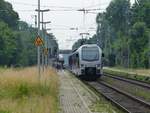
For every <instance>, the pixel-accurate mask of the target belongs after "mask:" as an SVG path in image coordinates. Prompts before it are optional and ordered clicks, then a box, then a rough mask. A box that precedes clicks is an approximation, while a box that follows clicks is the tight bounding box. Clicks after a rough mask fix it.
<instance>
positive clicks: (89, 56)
mask: <svg viewBox="0 0 150 113" xmlns="http://www.w3.org/2000/svg"><path fill="white" fill-rule="evenodd" d="M82 60H84V61H97V60H99V49H98V48H97V47H83V48H82Z"/></svg>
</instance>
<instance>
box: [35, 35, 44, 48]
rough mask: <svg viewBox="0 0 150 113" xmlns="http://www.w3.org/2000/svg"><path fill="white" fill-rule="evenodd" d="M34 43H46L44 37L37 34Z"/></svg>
mask: <svg viewBox="0 0 150 113" xmlns="http://www.w3.org/2000/svg"><path fill="white" fill-rule="evenodd" d="M34 44H35V45H36V46H41V45H43V44H44V42H43V39H42V38H41V37H40V36H37V37H36V39H35V42H34Z"/></svg>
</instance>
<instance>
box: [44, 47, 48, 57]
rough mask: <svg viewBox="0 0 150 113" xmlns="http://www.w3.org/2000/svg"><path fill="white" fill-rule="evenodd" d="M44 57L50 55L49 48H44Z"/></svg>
mask: <svg viewBox="0 0 150 113" xmlns="http://www.w3.org/2000/svg"><path fill="white" fill-rule="evenodd" d="M44 55H45V56H46V55H48V48H44Z"/></svg>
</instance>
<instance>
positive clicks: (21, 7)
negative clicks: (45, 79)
mask: <svg viewBox="0 0 150 113" xmlns="http://www.w3.org/2000/svg"><path fill="white" fill-rule="evenodd" d="M6 1H9V2H10V3H12V4H13V8H14V10H15V11H17V12H18V13H19V17H20V19H21V20H23V21H26V22H28V23H29V24H33V26H34V16H33V15H35V14H37V13H36V12H35V11H34V10H35V9H37V1H38V0H6ZM110 1H111V0H41V6H42V7H41V9H50V10H57V11H50V12H47V13H45V14H44V21H51V22H52V23H51V24H49V25H47V28H52V30H51V31H49V32H50V33H53V34H54V35H55V36H56V39H57V40H58V43H59V48H60V49H71V47H72V45H73V43H74V42H75V41H77V40H78V39H79V38H81V36H79V34H80V33H81V32H89V33H90V35H91V36H92V35H93V34H94V33H95V30H91V29H89V28H96V22H95V18H96V12H100V10H99V11H91V13H87V14H86V15H85V19H84V16H83V12H79V11H75V10H78V9H82V8H85V9H97V8H100V9H105V8H106V7H107V6H108V5H109V3H110ZM43 6H44V7H43ZM58 10H61V11H58ZM63 10H72V11H63ZM84 20H85V21H84ZM84 23H85V24H84ZM85 25H86V26H85ZM69 28H78V30H74V31H73V30H69Z"/></svg>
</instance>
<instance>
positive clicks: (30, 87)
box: [0, 67, 59, 113]
mask: <svg viewBox="0 0 150 113" xmlns="http://www.w3.org/2000/svg"><path fill="white" fill-rule="evenodd" d="M2 70H3V69H2ZM37 75H38V74H37V69H36V68H35V67H31V68H25V69H5V70H3V72H2V73H1V74H0V113H57V112H58V103H59V101H58V87H59V86H58V82H59V81H58V80H59V79H58V76H57V74H56V72H55V70H53V69H51V68H49V69H47V70H46V71H45V72H44V73H43V74H42V75H41V79H40V81H39V78H38V76H37Z"/></svg>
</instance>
